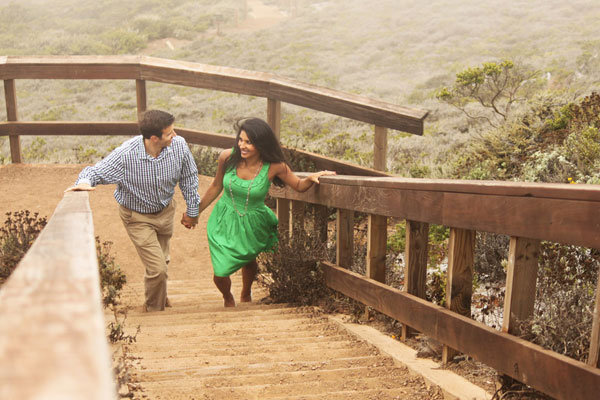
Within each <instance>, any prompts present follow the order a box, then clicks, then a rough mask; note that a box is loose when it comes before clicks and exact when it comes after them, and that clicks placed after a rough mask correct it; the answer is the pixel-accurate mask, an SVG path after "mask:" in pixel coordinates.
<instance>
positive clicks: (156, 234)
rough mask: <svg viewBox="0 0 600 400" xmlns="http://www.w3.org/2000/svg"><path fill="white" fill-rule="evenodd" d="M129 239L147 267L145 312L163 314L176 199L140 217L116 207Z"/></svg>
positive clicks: (135, 213) (126, 209)
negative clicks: (152, 212)
mask: <svg viewBox="0 0 600 400" xmlns="http://www.w3.org/2000/svg"><path fill="white" fill-rule="evenodd" d="M119 214H120V216H121V220H122V221H123V225H125V229H126V230H127V234H129V238H130V239H131V241H132V242H133V245H134V246H135V249H136V250H137V252H138V254H139V256H140V258H141V260H142V264H144V267H145V268H146V273H145V276H144V286H145V295H146V302H145V306H146V310H147V311H162V310H164V309H165V306H166V303H167V265H168V264H169V259H170V258H169V244H170V241H171V236H173V218H174V216H175V200H171V203H169V205H168V206H167V207H165V208H164V209H163V210H162V211H159V212H157V213H155V214H140V213H137V212H135V211H132V210H129V209H128V208H125V207H123V206H121V205H119Z"/></svg>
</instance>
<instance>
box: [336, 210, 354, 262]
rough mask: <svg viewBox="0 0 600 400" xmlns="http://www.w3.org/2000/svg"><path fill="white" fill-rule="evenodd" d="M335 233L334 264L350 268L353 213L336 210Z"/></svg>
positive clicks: (352, 247) (352, 249)
mask: <svg viewBox="0 0 600 400" xmlns="http://www.w3.org/2000/svg"><path fill="white" fill-rule="evenodd" d="M335 231H336V241H335V243H336V245H335V247H336V248H335V263H336V264H337V265H338V266H340V267H344V268H350V267H351V266H352V258H353V253H354V211H352V210H345V209H342V208H338V210H337V218H336V220H335Z"/></svg>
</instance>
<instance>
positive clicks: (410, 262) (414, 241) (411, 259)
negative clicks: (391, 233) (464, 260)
mask: <svg viewBox="0 0 600 400" xmlns="http://www.w3.org/2000/svg"><path fill="white" fill-rule="evenodd" d="M405 239H406V249H405V252H404V266H405V267H404V291H405V292H406V293H409V294H412V295H414V296H417V297H420V298H422V299H424V298H425V294H426V292H425V291H426V285H427V260H428V247H429V224H427V223H423V222H417V221H411V220H407V221H406V238H405ZM414 334H415V331H414V329H410V327H409V326H407V325H406V324H402V340H406V339H407V338H408V337H410V336H412V335H414Z"/></svg>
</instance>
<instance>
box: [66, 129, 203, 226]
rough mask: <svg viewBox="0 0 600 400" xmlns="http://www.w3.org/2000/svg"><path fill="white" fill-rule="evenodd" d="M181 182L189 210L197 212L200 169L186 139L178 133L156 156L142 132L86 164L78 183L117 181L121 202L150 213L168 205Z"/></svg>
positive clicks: (192, 215) (192, 212)
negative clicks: (145, 142) (93, 161)
mask: <svg viewBox="0 0 600 400" xmlns="http://www.w3.org/2000/svg"><path fill="white" fill-rule="evenodd" d="M178 182H179V187H180V188H181V192H182V193H183V197H184V199H185V202H186V204H187V212H186V214H187V215H188V216H190V217H196V216H198V205H199V204H200V196H199V195H198V169H197V168H196V163H195V162H194V158H193V157H192V153H191V152H190V149H189V147H188V145H187V143H186V142H185V139H184V138H182V137H181V136H175V137H174V138H173V140H172V141H171V144H170V145H169V146H167V147H165V148H163V149H162V151H161V153H160V154H159V155H158V157H157V158H154V157H152V156H150V155H149V154H147V153H146V149H145V147H144V138H143V137H142V136H141V135H140V136H136V137H134V138H131V139H129V140H127V141H126V142H125V143H123V144H122V145H121V146H119V147H118V148H116V149H115V150H114V151H113V152H111V153H110V154H109V155H108V156H106V158H104V159H103V160H102V161H99V162H98V163H97V164H96V165H94V166H93V167H86V168H84V170H83V171H81V173H80V174H79V178H78V179H77V182H76V184H79V183H89V184H90V185H92V186H96V185H101V184H113V183H114V184H116V185H117V189H116V190H115V199H116V200H117V202H118V203H119V204H121V205H122V206H124V207H126V208H128V209H130V210H133V211H136V212H139V213H143V214H148V213H156V212H158V211H160V210H162V209H163V208H165V207H166V206H167V205H169V203H170V202H171V199H172V198H173V194H174V193H175V186H176V185H177V183H178Z"/></svg>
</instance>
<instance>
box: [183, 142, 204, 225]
mask: <svg viewBox="0 0 600 400" xmlns="http://www.w3.org/2000/svg"><path fill="white" fill-rule="evenodd" d="M184 146H185V148H184V150H183V162H182V168H181V178H180V179H179V188H180V189H181V193H182V194H183V198H184V199H185V203H186V205H187V210H186V212H185V213H184V214H183V216H182V218H181V223H182V224H183V225H184V226H185V227H186V228H188V229H189V228H193V227H195V226H196V225H197V224H198V214H199V211H198V206H199V204H200V195H198V168H197V167H196V162H195V161H194V157H193V156H192V153H191V151H190V149H189V147H188V146H187V143H186V144H185V145H184Z"/></svg>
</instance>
